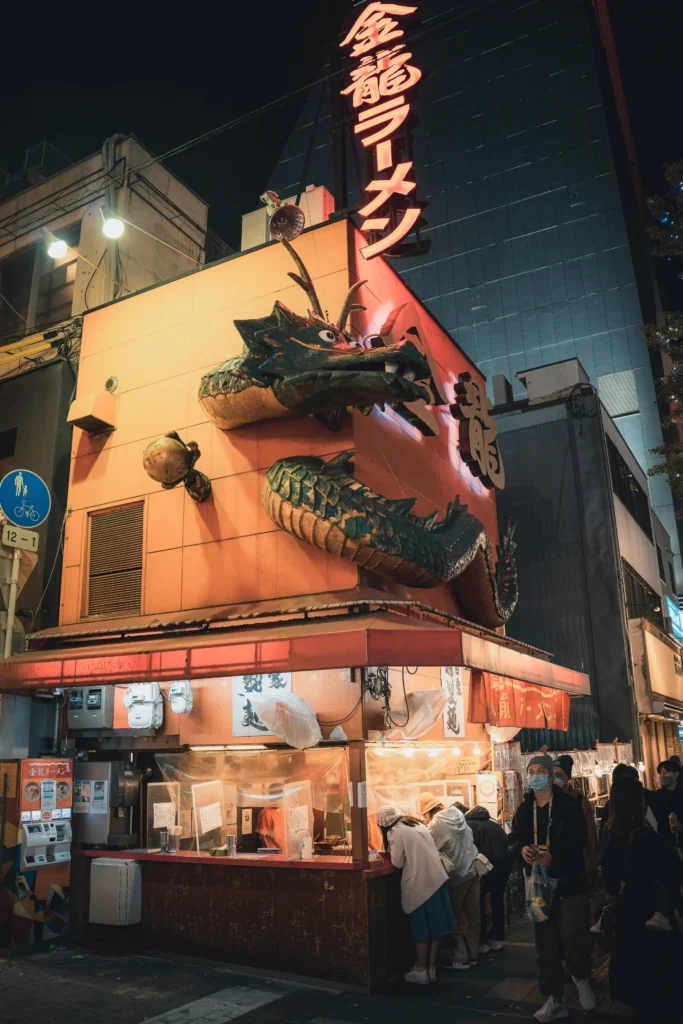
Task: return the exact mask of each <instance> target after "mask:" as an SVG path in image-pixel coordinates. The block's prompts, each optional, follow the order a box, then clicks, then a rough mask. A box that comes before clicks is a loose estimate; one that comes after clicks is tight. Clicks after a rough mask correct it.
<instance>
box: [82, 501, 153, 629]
mask: <svg viewBox="0 0 683 1024" xmlns="http://www.w3.org/2000/svg"><path fill="white" fill-rule="evenodd" d="M143 511H144V505H143V503H142V502H140V503H139V504H137V505H124V506H122V507H119V508H113V509H107V510H106V511H105V512H95V513H92V514H91V516H90V565H89V578H88V611H87V614H88V616H92V615H118V614H121V613H122V612H135V613H137V614H139V612H140V598H141V593H142V524H143Z"/></svg>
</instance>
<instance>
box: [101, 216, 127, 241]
mask: <svg viewBox="0 0 683 1024" xmlns="http://www.w3.org/2000/svg"><path fill="white" fill-rule="evenodd" d="M102 216H103V218H104V223H103V224H102V232H103V233H104V234H105V235H106V236H107V238H120V237H121V235H122V234H123V232H124V230H125V227H124V224H123V221H122V220H119V218H118V217H114V216H112V215H111V214H107V216H106V217H105V216H104V214H103V215H102Z"/></svg>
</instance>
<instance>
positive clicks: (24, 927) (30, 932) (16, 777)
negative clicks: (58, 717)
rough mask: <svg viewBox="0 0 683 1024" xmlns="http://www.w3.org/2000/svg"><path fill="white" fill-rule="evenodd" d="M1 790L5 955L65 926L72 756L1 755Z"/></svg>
mask: <svg viewBox="0 0 683 1024" xmlns="http://www.w3.org/2000/svg"><path fill="white" fill-rule="evenodd" d="M0 794H4V795H5V800H4V809H3V813H2V815H0V829H1V830H2V835H0V859H1V863H0V955H3V954H4V955H9V954H11V953H13V952H18V951H20V950H22V949H28V948H30V946H31V945H33V944H35V943H38V942H44V941H45V940H46V939H54V938H57V937H59V936H61V935H65V934H66V932H67V931H68V924H69V920H68V913H69V883H70V872H71V865H70V860H71V810H72V799H73V765H72V762H71V760H69V759H68V758H56V757H47V758H35V759H26V760H21V761H20V760H14V761H0Z"/></svg>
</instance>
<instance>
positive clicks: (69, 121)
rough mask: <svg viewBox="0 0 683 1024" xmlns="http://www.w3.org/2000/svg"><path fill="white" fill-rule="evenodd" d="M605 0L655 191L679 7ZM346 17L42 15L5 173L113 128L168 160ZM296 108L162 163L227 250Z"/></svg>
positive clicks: (310, 67) (314, 50)
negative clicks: (26, 153) (35, 149)
mask: <svg viewBox="0 0 683 1024" xmlns="http://www.w3.org/2000/svg"><path fill="white" fill-rule="evenodd" d="M585 2H587V3H588V2H589V0H585ZM475 4H476V0H472V6H475ZM611 4H612V8H613V21H614V29H615V34H616V36H617V42H618V44H619V51H620V61H621V69H622V74H623V78H624V83H625V87H626V94H627V101H628V105H629V113H630V117H631V123H632V128H633V134H634V138H635V144H636V150H637V157H638V161H639V164H640V171H641V176H642V179H643V184H644V188H645V191H646V193H648V192H649V193H651V192H653V191H657V190H658V189H660V188H662V187H663V184H662V179H661V166H662V164H663V162H664V161H669V162H671V161H674V160H677V159H682V158H683V132H682V131H681V128H680V125H681V119H680V109H679V108H680V91H681V90H680V56H679V52H680V48H681V43H682V42H683V17H682V15H681V13H680V8H681V6H682V5H681V4H680V3H678V2H675V0H647V3H643V2H642V0H611ZM418 6H419V0H418ZM349 8H350V0H292V2H291V3H290V4H288V5H287V4H282V3H280V4H277V5H276V4H274V3H271V2H269V0H262V2H260V3H259V4H246V3H245V4H242V5H241V7H237V5H236V4H235V3H234V2H233V3H231V4H226V5H224V7H223V8H220V9H219V8H218V7H217V6H216V5H206V4H201V5H200V4H197V5H194V6H193V5H184V6H183V7H181V8H179V11H180V12H181V16H182V20H179V17H178V16H177V15H174V14H172V13H171V12H172V10H173V9H172V7H171V6H170V5H169V6H162V5H155V7H154V13H153V14H148V13H147V12H144V13H142V14H141V13H139V12H138V10H137V9H136V7H135V5H126V6H125V7H124V8H119V9H115V8H113V7H110V8H106V9H105V8H95V7H91V8H87V9H86V8H82V9H81V10H80V13H79V9H78V8H76V7H69V8H64V9H62V10H61V18H60V20H59V21H58V22H55V23H54V24H50V23H48V22H46V21H45V19H44V17H43V13H42V11H41V14H40V19H38V18H37V16H36V19H35V21H36V24H33V25H31V26H30V32H28V34H25V38H24V42H23V43H21V45H19V40H18V38H17V39H16V41H17V45H16V46H15V47H14V48H11V47H9V46H8V45H6V46H5V47H4V48H3V55H2V61H1V62H0V83H1V84H2V110H3V113H2V120H1V122H0V124H1V133H2V134H1V138H0V165H2V166H3V167H8V168H9V167H12V166H13V165H14V164H15V163H16V162H17V160H18V158H19V154H20V152H21V151H22V150H23V149H24V148H25V147H27V146H29V145H31V144H33V143H35V142H39V141H41V140H43V139H47V140H48V141H50V142H51V143H53V145H55V146H57V147H58V148H59V149H61V150H62V151H63V152H64V153H66V154H67V156H69V157H71V158H72V159H74V160H77V159H80V158H82V157H84V156H87V155H88V154H90V153H92V152H95V151H96V150H98V149H99V148H100V146H101V144H102V141H103V140H104V138H105V137H106V136H108V135H111V134H113V133H114V132H123V133H133V134H135V135H137V136H138V138H139V139H140V140H141V141H142V142H143V143H144V144H145V145H146V146H148V147H149V148H150V149H151V150H152V152H154V153H155V154H159V153H162V152H165V151H166V150H168V149H170V148H172V147H174V146H176V145H178V144H181V143H183V142H185V141H187V140H188V139H190V138H192V137H194V136H196V135H199V134H201V133H202V132H204V131H207V130H209V129H211V128H213V127H215V126H217V125H219V124H222V123H224V122H226V121H229V120H231V119H232V118H234V117H237V116H239V115H241V114H244V113H247V112H249V111H251V110H254V109H255V108H257V107H259V106H260V105H262V104H264V103H267V102H269V101H270V100H273V99H275V98H276V97H278V96H282V95H284V94H286V93H288V92H290V91H292V90H294V89H297V88H300V87H301V86H303V85H306V84H307V83H308V82H311V81H313V80H314V79H315V78H316V77H318V76H319V74H320V73H321V71H322V66H323V64H324V63H325V61H326V59H327V56H328V53H329V51H330V44H333V41H334V38H335V34H336V31H337V30H338V29H339V28H341V26H342V23H345V18H347V12H348V10H349ZM447 8H448V3H447V0H444V9H447ZM67 11H68V12H69V13H68V15H67V14H66V12H67ZM219 11H222V12H223V13H219ZM72 12H73V13H72ZM103 17H104V21H103V20H102V19H103ZM193 19H194V21H193ZM26 29H27V27H25V29H24V32H25V33H26ZM8 41H9V36H8V35H6V42H8ZM304 99H305V97H298V98H297V99H295V100H292V101H290V102H288V103H287V104H285V105H283V106H282V107H280V108H278V109H277V110H275V111H273V112H271V113H269V114H267V115H264V116H262V117H260V118H258V119H256V120H251V121H250V122H249V123H247V124H245V125H243V126H241V127H239V128H237V129H234V130H232V131H229V132H225V133H223V134H222V135H220V136H218V137H217V138H216V139H214V140H212V141H210V142H206V143H201V144H200V145H197V146H195V147H194V148H193V149H191V150H189V151H188V152H187V153H186V154H183V155H181V156H178V157H176V158H174V159H172V160H170V161H169V166H170V167H171V168H172V169H173V170H174V171H175V172H176V173H177V174H178V175H179V176H180V177H181V178H182V179H183V180H184V181H185V182H186V183H187V184H188V185H190V186H191V187H192V188H193V189H194V190H195V191H196V192H198V193H199V194H200V195H201V196H202V197H203V198H205V199H206V200H207V201H208V202H209V203H210V214H209V226H210V227H211V228H212V229H213V230H214V231H215V232H216V233H217V234H219V235H220V236H221V237H223V238H225V240H226V241H228V242H229V243H230V244H231V245H233V246H238V245H239V223H240V217H241V215H242V214H243V213H245V212H247V211H248V210H251V209H255V208H256V207H257V206H258V196H259V194H260V193H261V192H262V191H263V188H264V187H265V185H266V183H267V181H268V178H269V176H270V173H271V171H272V169H273V167H274V165H275V163H276V161H277V158H278V156H279V153H280V151H281V149H282V147H283V145H284V142H285V140H286V138H287V135H288V133H289V131H290V130H291V128H292V126H293V124H294V121H295V120H296V117H297V115H298V113H299V111H300V109H301V105H302V102H303V100H304ZM668 269H669V270H671V271H672V272H671V274H666V272H665V275H664V276H665V278H666V281H665V284H666V285H667V287H668V288H671V287H672V284H671V283H672V282H673V288H672V292H671V294H670V295H669V298H671V299H677V300H678V305H679V306H681V307H683V286H679V284H678V282H677V278H676V275H675V273H673V268H668Z"/></svg>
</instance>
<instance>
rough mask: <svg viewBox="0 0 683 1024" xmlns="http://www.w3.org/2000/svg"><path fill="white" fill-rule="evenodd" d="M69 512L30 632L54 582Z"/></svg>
mask: <svg viewBox="0 0 683 1024" xmlns="http://www.w3.org/2000/svg"><path fill="white" fill-rule="evenodd" d="M68 514H69V510H68V509H67V510H66V512H65V513H64V518H63V519H62V528H61V530H60V531H59V544H58V545H57V551H56V553H55V559H54V562H53V563H52V568H51V569H50V575H49V576H48V578H47V583H46V584H45V589H44V590H43V592H42V594H41V595H40V600H39V601H38V607H37V608H36V610H35V611H34V613H33V618H32V619H31V625H30V626H29V633H32V632H33V623H34V622H35V621H36V616H37V615H38V612H39V611H40V609H41V606H42V604H43V600H44V598H45V595H46V594H47V590H48V587H49V586H50V583H51V582H52V577H53V576H54V574H55V569H56V568H57V562H58V561H59V555H60V553H61V551H62V549H63V547H64V527H65V526H66V517H67V516H68Z"/></svg>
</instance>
